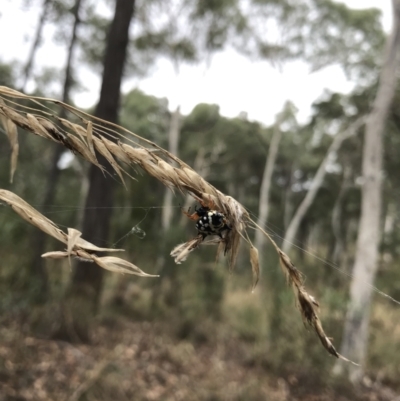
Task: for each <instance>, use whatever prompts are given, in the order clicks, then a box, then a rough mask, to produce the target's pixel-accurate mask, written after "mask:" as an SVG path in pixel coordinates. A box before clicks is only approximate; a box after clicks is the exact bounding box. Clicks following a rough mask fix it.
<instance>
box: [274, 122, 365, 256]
mask: <svg viewBox="0 0 400 401" xmlns="http://www.w3.org/2000/svg"><path fill="white" fill-rule="evenodd" d="M364 120H365V119H364V118H363V117H362V118H359V119H358V120H356V121H355V122H354V123H352V124H351V125H350V126H349V127H348V128H347V129H346V130H345V131H343V132H341V133H339V134H337V135H336V136H335V137H334V139H333V142H332V143H331V146H330V147H329V149H328V151H327V153H326V155H325V158H324V160H322V162H321V164H320V165H319V167H318V170H317V173H316V174H315V176H314V178H313V181H312V183H311V188H310V189H309V191H308V192H307V194H306V196H305V198H304V199H303V201H302V202H301V203H300V206H299V207H298V208H297V210H296V213H295V214H294V216H293V218H292V220H291V221H290V224H289V226H288V228H287V230H286V233H285V238H284V240H283V245H282V250H283V252H285V253H288V252H289V251H290V249H291V248H292V246H293V241H294V239H295V237H296V235H297V231H298V229H299V226H300V224H301V222H302V220H303V218H304V216H305V215H306V213H307V211H308V209H309V208H310V206H311V205H312V203H313V202H314V199H315V197H316V195H317V193H318V190H319V189H320V188H321V185H322V183H323V182H324V178H325V174H326V166H327V164H328V162H329V161H330V160H331V158H332V157H333V155H334V154H335V153H336V152H337V151H338V150H339V149H340V146H341V145H342V142H343V141H344V140H345V139H347V138H349V137H350V136H353V135H355V134H356V133H357V131H358V130H359V128H360V127H361V126H362V125H363V124H364Z"/></svg>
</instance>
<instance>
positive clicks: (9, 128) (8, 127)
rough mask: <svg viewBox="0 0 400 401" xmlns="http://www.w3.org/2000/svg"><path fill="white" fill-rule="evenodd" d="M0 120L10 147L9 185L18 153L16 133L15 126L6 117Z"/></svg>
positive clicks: (1, 116)
mask: <svg viewBox="0 0 400 401" xmlns="http://www.w3.org/2000/svg"><path fill="white" fill-rule="evenodd" d="M0 119H1V122H2V124H3V127H4V130H5V132H6V134H7V137H8V141H9V142H10V146H11V166H10V183H12V182H13V178H14V173H15V170H16V169H17V162H18V153H19V145H18V131H17V126H16V124H15V123H13V122H12V121H11V120H10V119H9V118H8V117H6V116H4V115H0Z"/></svg>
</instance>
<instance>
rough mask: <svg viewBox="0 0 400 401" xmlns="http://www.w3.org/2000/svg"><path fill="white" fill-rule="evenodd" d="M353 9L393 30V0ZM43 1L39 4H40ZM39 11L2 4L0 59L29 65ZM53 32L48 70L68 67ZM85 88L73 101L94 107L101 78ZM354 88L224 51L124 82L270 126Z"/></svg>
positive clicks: (338, 75) (46, 55)
mask: <svg viewBox="0 0 400 401" xmlns="http://www.w3.org/2000/svg"><path fill="white" fill-rule="evenodd" d="M343 2H344V3H346V4H347V5H348V6H349V7H352V8H368V7H376V8H380V9H382V12H383V24H384V27H385V30H389V29H390V26H391V0H346V1H343ZM37 3H39V2H37ZM37 15H38V8H37V9H33V8H32V9H31V10H30V12H26V11H22V10H21V1H20V0H1V8H0V37H1V38H2V41H1V45H0V60H2V61H11V60H19V61H21V62H24V61H25V60H26V58H27V52H28V49H29V46H30V43H31V42H30V41H31V37H32V34H33V32H34V30H35V26H36V23H37ZM51 36H52V32H51V30H50V28H48V29H47V30H46V37H47V38H48V39H46V41H45V43H44V44H43V46H42V48H41V50H40V52H39V53H38V57H37V60H36V62H37V64H39V65H43V66H56V67H59V66H60V65H64V60H65V49H64V48H62V47H60V46H55V45H52V44H51ZM83 74H84V77H82V76H81V78H83V80H84V85H85V87H86V90H85V91H83V92H81V93H79V94H77V95H76V96H75V98H74V100H75V102H76V103H77V105H78V106H80V107H89V106H91V105H93V104H94V103H95V102H96V100H97V97H98V94H99V85H100V79H99V77H98V76H97V75H96V74H94V73H89V72H88V71H85V72H84V73H83ZM353 86H354V83H353V82H349V81H347V80H346V78H345V77H344V75H343V72H342V71H341V70H340V68H339V67H337V66H333V67H329V68H325V69H323V70H322V71H319V72H317V73H313V74H310V73H309V68H308V67H307V65H306V64H304V63H301V62H293V63H288V64H286V65H285V66H284V67H283V68H281V70H278V69H276V68H273V67H271V66H270V65H269V64H268V63H267V62H251V61H249V60H248V59H246V58H245V57H243V56H240V55H238V54H237V53H236V52H234V51H232V50H231V51H225V52H223V53H220V54H217V55H215V56H214V57H213V59H212V61H211V64H210V65H208V67H206V66H204V65H203V66H188V65H183V66H182V67H181V68H180V71H179V76H177V74H176V71H175V70H174V69H173V66H172V65H171V63H170V62H169V61H167V60H161V61H159V63H158V64H157V67H156V68H154V73H153V74H152V75H151V76H149V77H148V78H146V79H141V80H130V81H128V82H125V84H124V87H123V90H124V91H128V90H130V89H132V88H134V87H139V88H140V89H142V90H143V91H144V92H146V93H148V94H152V95H155V96H158V97H166V98H168V100H169V104H170V108H171V109H174V108H176V106H177V105H178V104H179V105H180V106H181V111H182V112H183V113H184V114H187V113H189V112H190V111H191V110H192V109H193V107H194V106H195V105H196V104H198V103H200V102H203V103H216V104H218V105H219V106H220V108H221V113H222V114H223V115H226V116H229V117H234V116H237V115H238V114H239V113H240V112H246V113H247V114H248V118H249V119H251V120H258V121H261V122H263V123H265V124H271V123H272V122H273V120H274V116H275V114H276V113H278V112H279V111H280V110H281V108H282V106H283V104H284V103H285V101H286V100H291V101H293V102H294V103H295V105H296V106H297V107H298V109H299V118H300V119H301V120H302V121H304V120H306V119H307V117H308V116H309V113H310V105H311V103H312V102H313V101H314V100H316V99H317V98H318V97H319V96H320V95H321V94H322V93H323V91H324V89H332V90H335V91H340V92H348V91H350V90H351V89H352V88H353Z"/></svg>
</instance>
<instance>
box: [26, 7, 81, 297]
mask: <svg viewBox="0 0 400 401" xmlns="http://www.w3.org/2000/svg"><path fill="white" fill-rule="evenodd" d="M45 3H46V2H45ZM81 4H82V0H76V2H75V5H74V8H73V16H74V25H73V27H72V32H71V38H70V42H69V46H68V52H67V61H66V66H65V77H64V85H63V94H62V101H63V102H64V103H69V100H70V92H71V88H72V85H73V78H72V60H73V55H74V49H75V46H76V41H77V31H78V27H79V24H80V19H79V10H80V8H81ZM43 7H45V4H44V5H43ZM43 14H44V11H43ZM43 18H44V17H43ZM42 23H43V21H42ZM59 116H60V117H61V118H65V110H64V109H62V111H61V113H60V115H59ZM63 152H65V149H64V148H63V147H62V146H60V145H58V144H52V156H51V159H50V164H49V171H48V175H47V180H46V188H45V191H44V194H45V195H44V198H43V201H42V204H43V208H42V211H43V212H46V208H47V207H49V206H50V205H52V204H53V203H54V198H55V194H56V189H57V183H58V179H59V176H60V169H59V168H58V166H57V163H58V161H59V159H60V156H61V154H62V153H63ZM46 241H47V235H46V234H45V233H44V232H42V231H39V232H35V233H34V234H33V239H32V243H33V244H34V245H33V249H34V254H33V257H32V261H31V264H30V271H31V273H32V276H33V277H36V279H34V285H31V289H32V291H33V294H32V300H33V301H37V302H39V303H40V302H43V301H45V300H46V299H47V297H48V279H47V273H46V269H45V260H44V259H43V258H42V257H41V255H42V254H43V253H45V246H46Z"/></svg>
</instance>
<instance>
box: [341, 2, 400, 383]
mask: <svg viewBox="0 0 400 401" xmlns="http://www.w3.org/2000/svg"><path fill="white" fill-rule="evenodd" d="M392 6H393V29H392V33H391V35H390V37H389V38H388V40H387V43H386V49H385V54H384V60H383V66H382V70H381V73H380V79H379V86H378V91H377V94H376V97H375V100H374V104H373V107H372V111H371V113H370V115H369V116H368V120H367V123H366V128H365V138H364V148H363V164H362V173H363V185H362V192H361V194H362V201H361V217H360V222H359V228H358V238H357V248H356V257H355V262H354V271H353V279H352V282H351V288H350V303H349V307H348V310H347V316H346V323H345V328H344V335H343V340H342V345H341V354H342V355H344V356H346V358H350V359H351V360H353V361H355V362H358V363H359V364H360V366H359V367H356V366H353V365H350V364H347V365H344V364H341V363H340V362H338V363H336V365H335V368H334V373H336V374H339V373H343V372H345V371H346V373H347V374H348V377H349V379H350V380H351V381H352V382H355V383H356V382H359V381H360V380H361V379H362V376H363V373H364V365H365V359H366V351H367V341H368V325H369V312H370V304H371V294H372V289H371V286H368V285H366V283H373V282H374V279H375V275H376V271H377V268H378V263H377V262H378V247H379V239H380V228H381V227H380V215H381V203H382V166H383V163H382V159H383V148H382V142H383V133H384V128H385V122H386V117H387V115H388V112H389V108H390V106H391V103H392V100H393V97H394V93H395V89H396V85H397V76H396V72H397V62H398V49H399V45H400V1H399V0H392Z"/></svg>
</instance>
